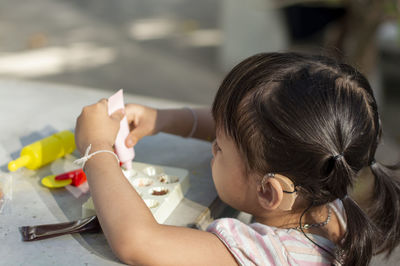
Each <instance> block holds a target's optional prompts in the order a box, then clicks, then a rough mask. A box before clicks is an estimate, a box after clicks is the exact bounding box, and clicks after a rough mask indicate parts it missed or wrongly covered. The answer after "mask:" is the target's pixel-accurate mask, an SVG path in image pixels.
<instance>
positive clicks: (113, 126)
mask: <svg viewBox="0 0 400 266" xmlns="http://www.w3.org/2000/svg"><path fill="white" fill-rule="evenodd" d="M124 115H125V114H124V111H123V109H121V110H118V111H116V112H114V113H113V114H112V115H111V116H109V115H108V105H107V100H106V99H102V100H100V101H99V102H98V103H96V104H93V105H89V106H86V107H84V108H83V109H82V112H81V114H80V116H79V117H78V119H77V120H76V126H75V143H76V147H77V149H78V150H79V152H80V153H81V154H83V153H84V152H85V151H86V148H87V147H88V146H89V144H92V147H93V148H94V147H95V146H101V147H105V148H110V149H111V148H112V146H113V145H114V143H115V139H116V138H117V134H118V130H119V125H120V121H121V119H122V118H123V117H124Z"/></svg>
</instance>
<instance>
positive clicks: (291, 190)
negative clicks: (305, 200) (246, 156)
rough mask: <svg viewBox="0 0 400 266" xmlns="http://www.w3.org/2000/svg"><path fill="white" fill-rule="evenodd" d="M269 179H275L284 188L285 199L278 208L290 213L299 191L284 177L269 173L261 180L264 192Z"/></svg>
mask: <svg viewBox="0 0 400 266" xmlns="http://www.w3.org/2000/svg"><path fill="white" fill-rule="evenodd" d="M268 178H275V179H276V180H278V182H279V184H280V185H281V187H282V191H283V198H282V201H281V204H280V205H279V207H278V208H279V209H281V210H284V211H290V210H291V209H292V207H293V204H294V202H295V200H296V198H297V189H296V187H295V185H294V184H293V181H292V180H290V179H289V178H287V177H286V176H283V175H279V174H274V173H268V174H266V175H265V176H264V177H263V179H262V180H261V188H262V191H263V192H264V191H265V182H266V181H267V180H268Z"/></svg>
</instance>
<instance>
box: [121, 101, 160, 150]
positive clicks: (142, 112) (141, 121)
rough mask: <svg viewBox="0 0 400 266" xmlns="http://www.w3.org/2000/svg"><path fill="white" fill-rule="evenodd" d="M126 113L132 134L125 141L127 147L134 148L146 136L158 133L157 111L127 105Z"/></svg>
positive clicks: (137, 105) (135, 105)
mask: <svg viewBox="0 0 400 266" xmlns="http://www.w3.org/2000/svg"><path fill="white" fill-rule="evenodd" d="M125 113H126V117H127V119H128V123H129V127H130V130H131V132H130V133H129V135H128V137H127V138H126V140H125V144H126V146H127V147H133V146H134V145H136V143H137V142H138V141H139V140H140V139H141V138H143V137H145V136H150V135H154V134H156V133H158V132H159V131H160V130H159V128H158V127H157V110H156V109H154V108H150V107H146V106H143V105H139V104H127V105H125Z"/></svg>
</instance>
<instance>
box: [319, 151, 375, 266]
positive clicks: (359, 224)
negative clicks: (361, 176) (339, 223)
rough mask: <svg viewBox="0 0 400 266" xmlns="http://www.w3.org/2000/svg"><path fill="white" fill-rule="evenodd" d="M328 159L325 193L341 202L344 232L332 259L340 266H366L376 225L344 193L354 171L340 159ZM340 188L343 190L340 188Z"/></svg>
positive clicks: (371, 249) (339, 157)
mask: <svg viewBox="0 0 400 266" xmlns="http://www.w3.org/2000/svg"><path fill="white" fill-rule="evenodd" d="M339 155H340V156H338V155H336V156H332V157H331V159H330V160H329V161H328V165H330V166H331V167H328V168H327V169H328V170H329V171H331V172H330V174H329V175H328V178H327V180H326V181H327V183H328V184H329V190H330V191H333V192H334V195H335V196H336V198H340V199H342V203H343V207H344V210H345V213H346V217H347V228H346V233H345V235H344V237H343V240H342V242H341V243H339V244H338V246H339V247H338V250H337V253H336V254H335V257H336V260H338V261H339V262H340V263H341V264H343V265H346V266H347V265H348V266H354V265H356V266H364V265H368V264H369V262H370V260H371V258H372V255H373V253H374V250H375V241H374V239H375V238H376V231H377V229H376V225H375V224H374V222H373V221H372V219H371V218H370V217H368V215H367V213H366V212H364V211H363V210H362V209H361V208H360V206H359V205H358V204H357V203H356V202H355V201H354V200H353V199H352V198H350V197H349V196H348V195H347V194H345V193H346V191H347V187H348V186H352V184H353V179H354V177H355V176H356V173H355V172H354V170H353V169H352V168H351V167H350V165H349V164H348V163H347V160H346V158H345V156H346V153H344V156H343V155H341V154H339ZM343 185H344V187H343Z"/></svg>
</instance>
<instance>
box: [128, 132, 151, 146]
mask: <svg viewBox="0 0 400 266" xmlns="http://www.w3.org/2000/svg"><path fill="white" fill-rule="evenodd" d="M146 135H147V131H146V130H145V129H144V128H142V127H137V128H135V129H133V130H132V131H131V132H130V133H129V135H128V137H127V138H126V140H125V144H126V146H127V147H129V148H130V147H133V146H135V145H136V143H138V141H139V140H140V139H141V138H143V137H144V136H146Z"/></svg>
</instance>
